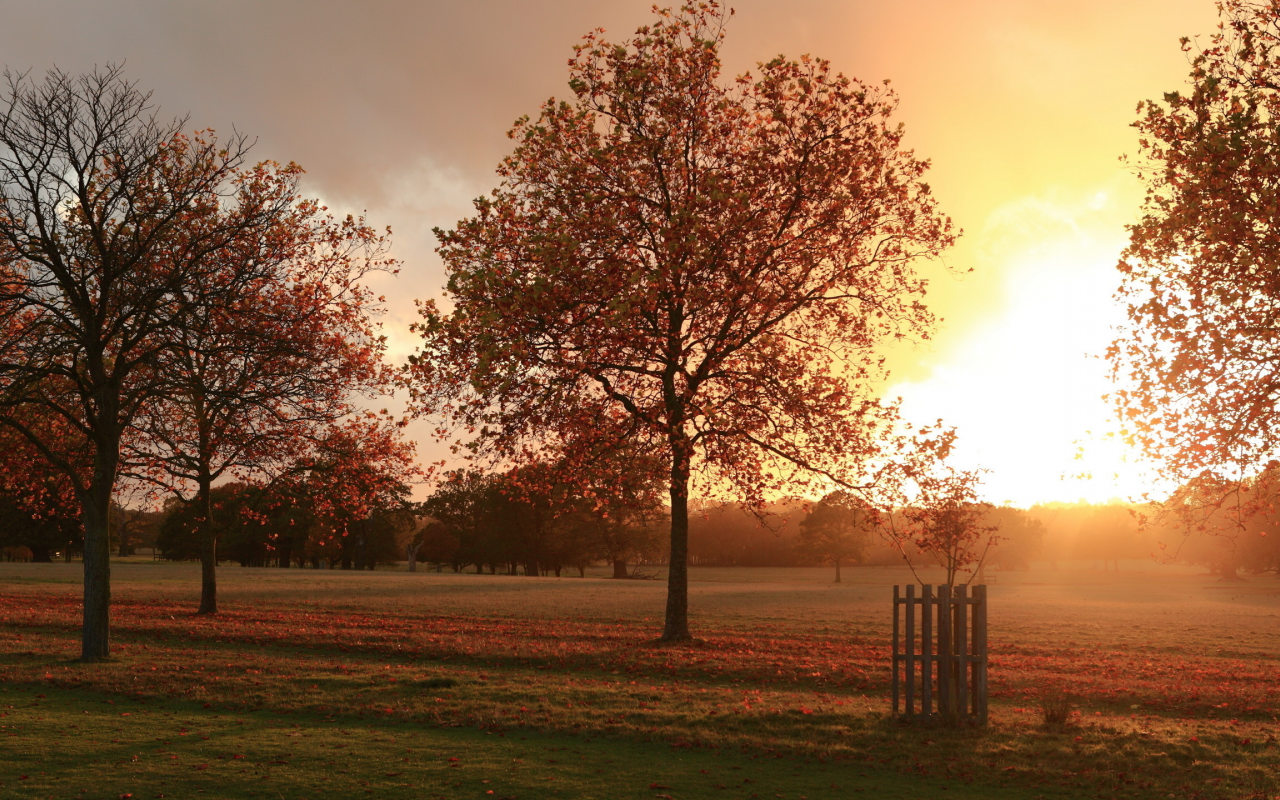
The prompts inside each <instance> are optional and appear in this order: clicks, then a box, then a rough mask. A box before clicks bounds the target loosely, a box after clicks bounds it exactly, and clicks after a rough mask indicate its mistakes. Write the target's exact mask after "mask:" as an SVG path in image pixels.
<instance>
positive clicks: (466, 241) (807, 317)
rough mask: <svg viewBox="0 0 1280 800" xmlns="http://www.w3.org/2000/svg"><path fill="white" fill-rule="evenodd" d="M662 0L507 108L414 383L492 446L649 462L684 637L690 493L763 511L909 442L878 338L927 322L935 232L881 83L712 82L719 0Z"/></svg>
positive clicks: (497, 455)
mask: <svg viewBox="0 0 1280 800" xmlns="http://www.w3.org/2000/svg"><path fill="white" fill-rule="evenodd" d="M655 14H656V19H655V20H654V21H653V23H652V24H650V25H647V26H645V27H643V28H640V29H639V30H638V31H637V33H636V35H635V37H633V38H632V39H631V40H630V41H627V42H623V43H616V44H615V43H611V42H609V41H607V40H605V38H604V36H603V33H602V32H600V31H596V32H593V33H590V34H588V35H587V36H586V37H585V39H584V41H583V42H582V43H581V44H579V45H578V46H577V47H576V48H575V50H574V57H573V58H572V60H571V62H570V81H569V87H570V89H571V91H572V93H573V95H572V97H571V98H570V99H569V100H567V101H556V100H551V101H548V102H547V103H546V104H544V105H543V107H542V111H541V113H540V114H539V115H538V117H537V119H530V118H524V119H521V120H519V121H518V122H517V123H516V126H515V128H514V129H513V130H512V131H511V132H510V136H511V138H512V139H513V140H514V141H515V142H516V145H515V150H514V152H513V153H512V154H511V155H510V156H508V157H507V158H505V159H504V160H503V161H502V164H501V165H500V166H499V168H498V175H499V178H500V184H499V186H498V188H496V189H495V190H494V191H493V192H492V194H491V195H490V196H488V197H483V198H480V199H478V200H477V201H476V215H475V216H473V217H471V218H469V219H466V220H463V221H461V222H460V223H458V225H457V226H456V227H455V228H454V229H453V230H450V231H437V235H438V236H439V238H440V241H441V246H440V248H439V252H440V255H441V256H442V258H443V260H444V263H445V265H446V268H447V270H448V275H449V280H448V287H447V296H448V299H449V301H450V303H451V305H452V308H453V310H452V311H451V312H450V313H448V314H445V313H441V312H437V311H436V310H435V308H434V307H433V306H432V305H430V304H425V305H424V307H423V319H422V321H421V322H420V323H419V325H418V330H419V332H420V333H421V335H422V337H423V347H422V350H421V351H420V352H419V353H418V354H417V356H416V357H415V358H414V359H413V362H412V365H411V368H410V380H411V382H412V386H413V390H414V400H415V402H416V408H417V410H418V411H419V413H422V414H436V413H439V414H444V415H446V416H450V417H452V418H453V420H454V421H455V422H457V423H459V424H460V425H461V426H462V429H463V430H467V431H473V432H475V434H476V436H475V437H474V438H473V439H471V441H470V444H471V446H472V447H473V448H474V451H475V453H476V454H477V455H480V456H484V457H488V458H490V459H491V460H493V461H495V462H507V463H520V462H522V461H524V460H526V459H529V458H538V457H540V456H541V455H542V453H544V452H545V451H546V450H547V449H548V448H550V449H552V450H555V449H556V448H557V447H558V446H559V445H560V444H562V443H564V442H566V441H571V440H577V441H583V440H585V439H589V438H591V437H593V436H597V433H596V432H597V431H598V432H599V433H598V436H599V437H600V438H602V439H606V440H607V439H611V438H613V437H615V436H617V433H616V432H617V431H619V430H622V431H625V436H626V441H627V442H628V443H629V444H631V445H633V446H636V447H638V448H639V449H641V450H645V451H652V452H655V453H659V454H661V456H662V458H663V460H664V461H665V464H666V466H665V469H664V473H665V476H666V485H667V496H668V502H669V504H670V511H671V517H670V520H671V529H670V542H671V547H670V559H671V562H670V571H669V582H668V595H667V609H666V624H665V627H664V630H663V634H662V638H663V639H664V640H666V641H680V640H687V639H689V638H690V633H689V626H688V569H687V567H688V531H689V513H688V504H689V497H690V487H691V484H695V483H696V484H700V485H706V486H710V487H715V489H716V490H718V491H719V490H723V491H725V492H733V493H735V494H736V495H738V496H739V497H740V498H741V499H743V500H745V501H747V502H748V503H751V504H757V505H758V504H761V503H763V502H764V501H765V499H766V498H767V497H768V496H769V495H771V494H773V493H776V492H779V491H782V490H784V488H785V487H788V486H794V487H803V486H804V485H806V484H825V485H827V486H830V485H831V484H832V483H834V484H838V485H841V486H843V487H845V488H849V489H852V490H861V491H871V490H873V489H874V488H875V487H876V486H878V485H882V484H884V483H885V482H888V481H892V480H895V479H896V478H895V476H897V475H900V474H901V473H903V472H905V471H910V470H911V469H912V462H913V461H914V460H916V459H917V458H919V457H922V453H923V452H924V451H923V450H922V449H920V448H918V447H917V446H916V443H914V442H912V441H911V437H908V436H904V435H902V426H901V425H900V422H899V419H898V416H897V408H896V406H894V405H892V404H885V403H882V402H880V401H879V400H878V399H877V391H878V388H879V386H880V385H881V384H880V383H879V380H880V379H881V378H882V377H883V369H882V362H881V359H880V357H879V356H878V355H877V354H876V347H877V345H879V344H881V343H882V342H884V341H886V340H894V339H902V338H909V337H917V336H924V335H926V334H927V332H928V330H929V328H930V325H931V322H932V319H931V317H930V315H929V314H928V313H927V312H926V310H925V309H924V307H923V305H922V304H921V295H922V294H923V291H924V282H923V281H922V280H921V279H920V278H919V277H918V276H917V275H916V274H915V272H914V271H913V264H914V263H915V262H916V261H917V260H918V259H921V258H929V257H933V256H936V255H937V254H939V253H940V252H941V251H942V250H943V249H944V248H946V247H947V246H948V245H950V244H951V243H952V241H953V239H954V233H953V230H952V226H951V223H950V221H949V220H948V219H947V218H946V217H944V216H942V215H940V214H939V212H938V211H937V208H936V205H935V201H934V199H933V196H932V195H931V193H930V191H929V187H928V185H927V184H925V183H924V182H923V180H922V177H923V174H924V172H925V169H926V167H927V162H925V161H923V160H920V159H918V158H916V157H915V156H914V155H913V154H912V153H911V152H910V151H908V150H905V149H904V148H903V146H902V137H903V132H902V128H901V126H898V125H894V124H891V122H890V117H891V116H892V113H893V111H894V107H895V104H896V100H895V97H894V95H893V94H892V92H890V91H889V90H888V89H887V88H885V87H882V86H873V85H868V84H864V83H861V82H859V81H856V80H853V79H850V78H846V77H845V76H843V75H840V74H838V73H835V72H833V71H832V69H831V67H830V65H829V63H828V62H826V61H823V60H820V59H813V58H809V57H804V58H801V59H799V60H790V59H786V58H782V57H779V58H775V59H773V60H771V61H769V62H767V63H763V64H760V65H759V69H758V72H757V73H755V74H744V75H742V76H740V77H738V78H736V79H734V80H731V81H727V82H726V81H722V80H721V75H720V55H719V53H720V46H721V44H722V42H723V38H724V24H725V22H726V19H727V16H728V15H727V14H726V13H724V12H723V11H722V10H721V8H720V6H719V5H718V4H717V3H714V2H708V3H700V4H698V5H696V6H692V5H691V6H685V7H683V8H681V9H680V10H678V11H672V10H656V11H655ZM940 441H941V440H937V441H935V445H937V446H941V444H940V443H939V442H940Z"/></svg>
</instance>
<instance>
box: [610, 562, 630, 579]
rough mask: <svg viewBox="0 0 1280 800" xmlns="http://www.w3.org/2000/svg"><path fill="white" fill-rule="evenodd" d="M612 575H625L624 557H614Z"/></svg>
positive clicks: (623, 576)
mask: <svg viewBox="0 0 1280 800" xmlns="http://www.w3.org/2000/svg"><path fill="white" fill-rule="evenodd" d="M613 577H615V578H625V577H627V560H626V559H625V558H615V559H614V560H613Z"/></svg>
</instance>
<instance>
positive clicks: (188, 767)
mask: <svg viewBox="0 0 1280 800" xmlns="http://www.w3.org/2000/svg"><path fill="white" fill-rule="evenodd" d="M35 688H43V687H35ZM9 701H17V702H16V703H15V702H9ZM9 706H11V707H9ZM0 707H7V708H6V711H5V712H4V713H5V714H6V716H4V717H2V718H0V739H2V740H3V742H4V745H5V746H4V747H3V748H0V796H3V797H31V798H44V797H50V796H52V797H57V798H63V797H70V798H86V799H88V798H119V797H121V796H122V795H132V796H133V797H135V798H151V797H174V798H178V797H194V796H197V795H199V794H206V795H209V796H211V797H218V798H275V797H285V798H290V799H291V800H292V799H293V798H322V797H338V798H343V797H364V796H373V797H384V798H423V797H432V798H435V797H440V798H464V797H475V798H519V797H524V798H538V797H560V798H600V799H601V800H607V799H608V798H653V797H672V798H730V797H743V798H751V797H767V798H773V797H783V798H821V797H832V796H855V795H858V794H866V795H867V796H870V797H878V798H895V799H896V798H921V797H939V796H945V797H953V798H973V800H978V799H979V798H995V799H996V800H1000V799H1001V798H1008V799H1009V800H1014V799H1015V798H1025V797H1032V796H1040V795H1041V794H1042V793H1041V792H1036V793H1035V794H1034V795H1033V794H1031V793H1029V792H1028V791H1026V790H1017V789H994V790H993V789H992V787H987V786H973V785H966V784H964V783H958V782H955V781H945V780H938V779H933V778H925V777H920V776H912V775H909V774H903V773H899V772H896V771H893V770H891V769H887V768H884V767H882V766H879V765H876V766H869V765H866V764H849V763H825V764H823V763H818V762H816V761H814V760H811V759H793V758H776V757H768V756H763V755H760V754H755V755H750V754H747V753H742V752H738V751H726V750H708V749H702V748H682V749H679V750H673V749H672V748H671V747H670V746H668V745H664V744H662V743H657V742H639V741H634V740H631V739H628V738H626V737H613V736H609V737H603V738H591V737H586V736H569V735H563V734H548V733H545V732H535V731H520V730H509V731H505V732H502V733H494V732H493V731H482V730H479V729H476V728H470V727H466V726H461V727H448V726H444V727H442V726H438V725H424V724H419V723H414V722H405V721H400V720H395V719H386V718H384V719H374V720H359V721H356V720H350V719H334V718H327V719H324V718H320V717H317V716H316V715H310V714H280V713H274V712H268V711H258V712H246V713H236V714H229V713H222V712H217V711H210V710H207V709H204V708H203V707H202V706H199V705H197V704H194V703H189V702H186V703H184V702H146V703H140V702H137V701H131V700H127V699H125V698H123V697H121V698H117V699H114V700H112V699H111V698H109V697H106V698H104V697H102V696H99V695H96V694H93V693H86V692H82V691H69V690H62V689H43V691H40V692H38V693H36V692H34V690H33V689H32V688H30V687H9V688H8V691H5V692H3V693H0ZM1054 796H1057V795H1054Z"/></svg>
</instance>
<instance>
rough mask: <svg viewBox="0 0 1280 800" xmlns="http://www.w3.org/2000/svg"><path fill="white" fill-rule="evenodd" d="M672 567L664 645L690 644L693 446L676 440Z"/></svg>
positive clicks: (668, 583)
mask: <svg viewBox="0 0 1280 800" xmlns="http://www.w3.org/2000/svg"><path fill="white" fill-rule="evenodd" d="M672 440H673V441H672V443H671V444H672V447H671V567H670V571H669V573H668V576H667V619H666V626H665V627H664V628H663V630H662V641H664V642H687V641H689V640H691V639H692V638H693V637H692V636H691V635H690V634H689V442H688V440H687V439H686V438H685V437H684V436H683V435H681V436H679V437H675V436H673V437H672Z"/></svg>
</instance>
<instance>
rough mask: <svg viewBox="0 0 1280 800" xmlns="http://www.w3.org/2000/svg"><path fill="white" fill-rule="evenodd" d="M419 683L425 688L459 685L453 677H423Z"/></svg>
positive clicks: (445, 687)
mask: <svg viewBox="0 0 1280 800" xmlns="http://www.w3.org/2000/svg"><path fill="white" fill-rule="evenodd" d="M418 685H419V686H421V687H422V688H423V689H448V688H449V687H451V686H457V685H458V682H457V681H456V680H454V679H453V678H423V679H422V680H420V681H418Z"/></svg>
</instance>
